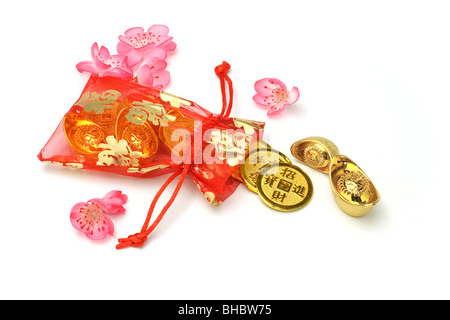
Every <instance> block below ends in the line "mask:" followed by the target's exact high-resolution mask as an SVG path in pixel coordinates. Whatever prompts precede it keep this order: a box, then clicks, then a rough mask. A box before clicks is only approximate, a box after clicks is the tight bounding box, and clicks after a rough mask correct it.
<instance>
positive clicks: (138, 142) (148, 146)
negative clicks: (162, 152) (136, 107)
mask: <svg viewBox="0 0 450 320" xmlns="http://www.w3.org/2000/svg"><path fill="white" fill-rule="evenodd" d="M129 111H130V108H129V107H128V108H124V109H122V110H121V111H120V113H119V115H118V116H117V120H116V129H115V131H116V132H115V135H116V139H117V141H120V140H122V139H123V140H126V141H127V143H128V146H129V147H130V149H131V151H138V152H140V153H142V156H141V159H142V160H144V161H145V160H151V159H152V158H153V156H154V155H155V154H156V152H157V150H158V137H157V136H156V134H155V131H154V130H153V128H152V126H151V123H150V122H149V121H145V122H143V123H141V124H135V123H132V122H130V121H129V120H128V119H127V118H126V115H127V114H128V113H129Z"/></svg>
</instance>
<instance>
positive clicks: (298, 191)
mask: <svg viewBox="0 0 450 320" xmlns="http://www.w3.org/2000/svg"><path fill="white" fill-rule="evenodd" d="M256 185H257V187H258V194H259V196H260V198H261V199H262V201H263V202H264V203H265V204H266V205H268V206H269V207H271V208H272V209H275V210H278V211H286V212H287V211H294V210H298V209H300V208H301V207H303V206H304V205H305V204H306V203H308V201H309V200H310V199H311V196H312V192H313V186H312V182H311V179H310V178H309V177H308V175H307V174H306V173H305V172H304V171H303V170H302V169H300V168H299V167H296V166H294V165H293V164H289V163H279V164H278V165H277V164H275V165H272V166H266V167H264V168H261V173H260V174H259V176H258V179H257V181H256Z"/></svg>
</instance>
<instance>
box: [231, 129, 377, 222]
mask: <svg viewBox="0 0 450 320" xmlns="http://www.w3.org/2000/svg"><path fill="white" fill-rule="evenodd" d="M291 153H292V155H293V156H294V157H295V158H296V159H298V160H299V161H300V162H301V163H303V164H305V165H307V166H309V167H312V168H314V169H316V170H318V171H321V172H324V173H328V175H329V179H330V184H331V189H332V192H333V195H334V199H335V201H336V203H337V205H338V206H339V208H341V209H342V211H344V212H345V213H347V214H349V215H351V216H353V217H361V216H363V215H365V214H366V213H367V212H369V211H370V210H371V209H372V208H373V207H374V206H375V204H376V203H377V202H378V201H379V200H380V195H379V194H378V191H377V189H376V188H375V186H374V185H373V183H372V181H370V179H369V178H368V177H367V175H366V174H365V173H364V172H363V171H362V170H361V169H360V168H359V167H358V166H357V165H356V164H355V163H354V162H353V161H352V160H350V159H349V158H348V157H346V156H344V155H340V154H339V149H338V148H337V147H336V145H335V144H334V143H332V142H331V141H330V140H328V139H325V138H323V137H309V138H305V139H302V140H299V141H297V142H295V143H294V144H293V145H292V146H291ZM234 177H235V178H236V179H238V180H241V181H242V182H243V183H244V184H245V185H246V186H247V187H248V189H250V190H252V191H253V192H256V193H258V195H259V196H260V198H261V199H262V200H263V202H264V203H265V204H267V205H268V206H269V207H271V208H273V209H275V210H278V211H294V210H298V209H300V208H301V207H303V206H304V205H305V204H307V203H308V202H309V200H310V199H311V197H312V192H313V186H312V182H311V179H310V178H309V176H308V175H307V174H306V173H305V172H304V171H303V170H302V169H300V168H299V167H297V166H295V165H293V164H292V162H291V161H290V159H289V158H288V157H287V156H285V155H284V154H283V153H281V152H279V151H277V150H274V149H272V148H271V147H270V146H269V145H268V144H267V143H265V142H262V141H260V142H259V144H258V145H257V146H256V147H255V146H254V147H253V149H250V152H249V154H248V156H247V157H246V159H245V163H243V164H242V165H241V168H240V170H239V171H238V172H237V174H236V175H235V176H234Z"/></svg>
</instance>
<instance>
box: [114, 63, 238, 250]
mask: <svg viewBox="0 0 450 320" xmlns="http://www.w3.org/2000/svg"><path fill="white" fill-rule="evenodd" d="M229 70H230V65H229V64H228V63H227V62H225V61H223V62H222V64H221V65H218V66H217V67H216V68H215V69H214V71H215V72H216V75H217V76H218V77H219V79H220V88H221V91H222V102H223V105H222V111H221V113H220V114H219V116H218V118H217V119H221V118H223V117H225V118H228V116H229V115H230V112H231V108H232V106H233V82H232V81H231V79H230V77H228V75H227V72H228V71H229ZM225 80H226V81H227V83H228V95H229V99H230V101H229V102H228V106H227V97H226V91H225ZM208 120H209V119H208ZM189 170H190V164H185V165H184V168H183V169H180V170H178V171H176V172H175V173H173V174H172V175H171V176H170V177H169V178H168V179H167V180H166V182H165V183H164V184H163V185H162V186H161V188H160V189H159V190H158V192H157V193H156V195H155V198H154V199H153V201H152V204H151V205H150V208H149V210H148V212H147V218H146V219H145V222H144V225H143V226H142V229H141V232H139V233H135V234H133V235H130V236H128V237H127V238H120V239H119V243H118V244H117V245H116V249H122V248H126V247H128V246H132V247H141V246H142V245H143V244H144V243H145V241H147V238H148V236H149V234H150V233H152V231H153V230H154V229H155V228H156V226H157V225H158V224H159V223H160V222H161V220H162V218H163V217H164V214H165V213H166V212H167V210H168V209H169V208H170V206H171V205H172V203H173V202H174V201H175V198H176V197H177V195H178V192H179V191H180V189H181V186H182V185H183V182H184V179H185V178H186V175H187V174H188V172H189ZM179 175H181V176H180V180H178V183H177V186H176V187H175V190H174V192H173V194H172V196H171V197H170V199H169V201H168V202H167V204H166V205H165V206H164V208H163V209H162V210H161V212H160V213H159V215H158V217H157V218H156V219H155V221H154V222H153V223H152V224H151V225H150V227H149V226H148V225H149V224H150V219H151V218H152V214H153V210H154V209H155V206H156V203H157V202H158V200H159V198H160V197H161V195H162V194H163V192H164V190H166V188H167V187H168V186H169V184H170V183H171V182H172V181H173V180H175V178H176V177H178V176H179Z"/></svg>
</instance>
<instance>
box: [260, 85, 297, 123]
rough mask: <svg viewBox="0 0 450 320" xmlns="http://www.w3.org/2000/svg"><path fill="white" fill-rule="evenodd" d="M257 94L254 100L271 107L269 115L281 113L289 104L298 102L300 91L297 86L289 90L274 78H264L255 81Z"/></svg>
mask: <svg viewBox="0 0 450 320" xmlns="http://www.w3.org/2000/svg"><path fill="white" fill-rule="evenodd" d="M255 90H256V94H255V95H254V96H253V100H254V101H255V102H256V103H257V104H259V105H262V106H264V107H269V108H270V110H269V111H268V112H267V115H268V116H274V115H277V114H280V113H281V112H282V111H283V110H284V108H286V106H287V105H291V104H293V103H295V102H297V100H298V98H299V97H300V92H299V90H298V88H297V87H293V88H292V90H291V91H288V90H287V87H286V85H285V84H284V83H283V82H282V81H280V80H278V79H274V78H264V79H261V80H258V81H256V83H255Z"/></svg>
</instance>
